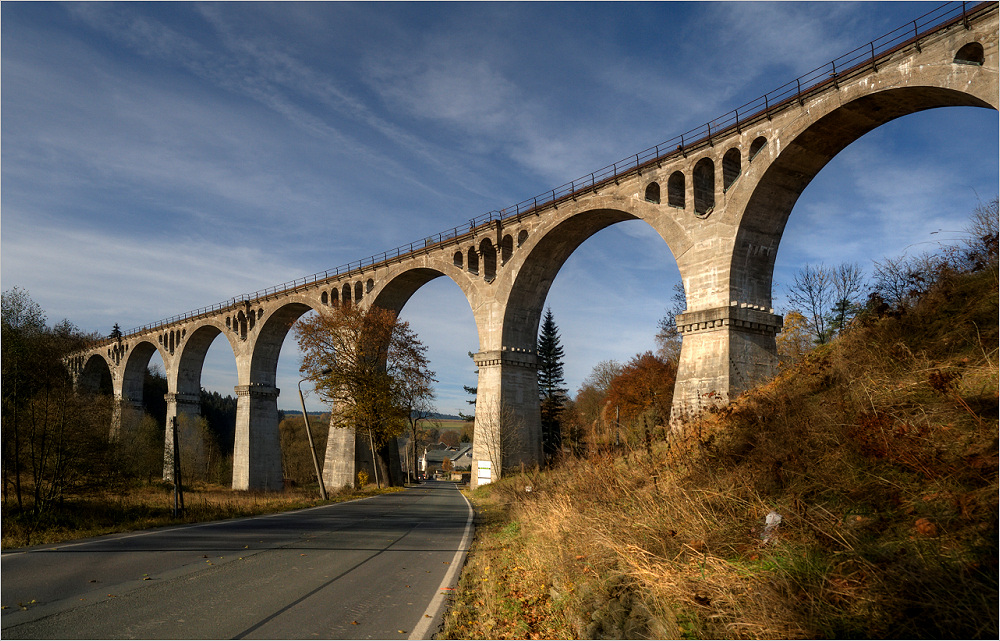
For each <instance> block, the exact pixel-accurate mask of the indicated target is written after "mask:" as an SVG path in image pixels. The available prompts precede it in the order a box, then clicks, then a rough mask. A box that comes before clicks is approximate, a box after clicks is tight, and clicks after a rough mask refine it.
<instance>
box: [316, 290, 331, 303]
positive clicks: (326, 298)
mask: <svg viewBox="0 0 1000 641" xmlns="http://www.w3.org/2000/svg"><path fill="white" fill-rule="evenodd" d="M319 302H321V303H323V304H324V305H329V304H330V297H329V296H328V295H327V293H326V292H323V293H322V294H320V295H319Z"/></svg>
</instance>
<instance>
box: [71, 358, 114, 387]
mask: <svg viewBox="0 0 1000 641" xmlns="http://www.w3.org/2000/svg"><path fill="white" fill-rule="evenodd" d="M77 389H79V390H80V391H82V392H86V393H88V394H107V395H111V394H114V387H113V384H112V380H111V368H110V367H109V366H108V361H107V360H105V359H104V357H103V356H98V355H97V354H93V355H92V356H91V357H90V358H88V359H87V361H86V362H85V363H84V364H83V369H82V370H81V371H80V377H79V379H78V380H77Z"/></svg>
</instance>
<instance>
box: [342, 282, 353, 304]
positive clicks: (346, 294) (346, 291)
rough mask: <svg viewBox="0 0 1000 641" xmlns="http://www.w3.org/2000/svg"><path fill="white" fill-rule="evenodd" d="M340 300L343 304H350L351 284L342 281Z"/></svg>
mask: <svg viewBox="0 0 1000 641" xmlns="http://www.w3.org/2000/svg"><path fill="white" fill-rule="evenodd" d="M340 300H341V301H342V302H343V303H344V304H345V305H350V304H351V286H350V285H349V284H347V283H344V286H343V287H342V288H341V297H340Z"/></svg>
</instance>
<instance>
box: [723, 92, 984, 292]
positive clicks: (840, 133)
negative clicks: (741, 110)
mask: <svg viewBox="0 0 1000 641" xmlns="http://www.w3.org/2000/svg"><path fill="white" fill-rule="evenodd" d="M994 100H995V97H994ZM951 106H971V107H985V108H990V109H996V107H995V106H994V105H992V104H990V103H988V102H986V101H985V100H983V99H982V98H980V97H978V96H976V95H974V94H971V93H966V92H963V91H957V90H954V89H949V88H942V87H927V86H910V87H900V88H893V89H887V90H885V91H879V92H876V93H872V94H868V95H865V96H861V97H859V98H857V99H855V100H852V101H850V102H847V103H845V104H843V105H841V106H838V107H836V108H834V109H832V110H831V111H830V112H829V113H827V114H826V115H824V116H822V117H820V118H817V119H816V120H815V121H814V122H812V123H811V124H810V125H809V126H807V127H805V128H804V129H803V130H802V131H801V132H799V133H797V134H795V135H794V137H788V138H785V139H784V140H783V144H782V148H781V151H780V153H778V155H777V156H776V157H775V158H774V160H773V161H772V162H771V163H770V164H769V165H767V166H766V168H764V169H763V171H762V174H761V176H760V177H759V179H758V180H756V181H754V182H753V185H754V186H753V190H752V193H751V194H750V196H749V198H748V200H747V204H746V206H745V207H744V208H743V211H742V215H741V216H740V219H739V223H738V225H739V226H738V230H737V233H736V237H735V240H734V247H733V252H732V260H731V264H730V280H729V289H730V296H729V298H730V299H731V300H738V301H743V302H747V303H750V304H755V305H759V306H761V307H768V308H769V307H771V297H772V291H771V284H772V276H773V272H774V261H775V258H776V256H777V248H778V244H779V242H780V240H781V235H782V232H783V231H784V228H785V224H786V223H787V221H788V217H789V215H790V214H791V212H792V208H793V207H794V205H795V203H796V201H797V200H798V198H799V196H800V195H801V194H802V192H803V191H804V190H805V188H806V187H807V186H808V185H809V183H810V182H811V181H812V180H813V179H814V178H815V177H816V176H817V174H819V172H820V170H822V169H823V167H825V166H826V164H827V163H829V162H830V160H832V159H833V158H834V157H835V156H836V155H837V154H838V153H840V152H841V151H843V150H844V149H845V148H846V147H847V146H848V145H850V144H851V143H852V142H854V141H856V140H858V139H859V138H861V137H862V136H864V135H865V134H867V133H868V132H870V131H872V130H874V129H876V128H877V127H879V126H881V125H883V124H885V123H887V122H890V121H892V120H895V119H897V118H901V117H903V116H906V115H909V114H912V113H917V112H919V111H924V110H927V109H934V108H941V107H951Z"/></svg>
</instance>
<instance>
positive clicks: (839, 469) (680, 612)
mask: <svg viewBox="0 0 1000 641" xmlns="http://www.w3.org/2000/svg"><path fill="white" fill-rule="evenodd" d="M938 287H939V290H937V291H932V292H931V295H929V296H927V297H925V298H924V299H923V300H922V301H921V303H920V304H918V305H917V306H916V307H914V308H912V309H909V310H907V311H906V313H904V314H902V315H899V316H889V317H886V318H882V319H869V320H868V321H867V322H866V323H862V324H859V325H858V326H857V327H855V328H854V329H853V330H852V331H851V332H848V333H846V334H845V335H844V336H843V337H842V338H840V339H838V340H837V341H835V342H834V343H832V344H830V345H827V346H824V347H821V348H818V349H816V350H814V351H813V352H812V353H811V354H810V355H809V356H808V357H807V358H806V359H805V360H804V361H803V362H801V363H799V364H797V365H794V366H791V367H790V368H788V369H787V370H786V371H785V372H783V373H782V374H780V375H779V376H778V377H776V378H775V379H774V380H772V381H770V382H768V383H767V384H765V385H762V386H760V387H758V388H756V389H754V390H752V391H750V392H748V393H747V394H745V395H743V396H742V397H741V398H739V399H737V400H736V401H735V402H733V403H732V404H731V405H729V406H728V407H726V408H725V409H723V410H721V411H718V412H715V413H713V414H709V415H707V416H705V417H703V418H702V419H701V420H699V421H697V422H692V423H690V424H688V425H686V426H684V428H683V430H682V431H681V432H680V433H677V434H675V435H673V436H672V437H671V438H670V440H669V441H665V442H659V443H655V444H654V446H653V448H652V449H651V450H650V451H646V450H645V449H641V450H636V451H616V452H595V453H593V454H591V455H590V456H588V457H585V458H579V459H574V458H570V459H567V460H564V461H562V462H561V463H560V464H559V465H558V466H557V467H555V468H554V469H551V470H548V471H545V472H534V473H526V474H514V475H509V476H507V477H505V478H504V479H501V480H499V481H497V482H495V483H493V484H490V485H487V486H484V487H482V488H479V489H477V490H476V491H475V492H473V493H471V498H472V500H473V502H474V503H475V505H476V507H477V510H478V512H479V520H480V521H479V523H478V524H477V533H476V540H475V542H474V544H473V548H472V550H471V551H470V554H469V558H468V561H467V565H466V569H465V572H464V573H463V576H462V579H461V582H460V584H459V588H458V590H457V591H456V595H455V601H454V604H453V607H452V610H451V612H450V613H449V615H448V617H447V618H446V626H445V629H444V632H443V636H444V637H445V638H689V639H701V638H748V639H758V638H831V637H864V638H888V637H893V638H903V637H905V638H997V636H998V620H1000V611H998V600H1000V599H998V597H1000V589H998V524H1000V520H998V515H1000V506H998V496H1000V486H998V458H1000V453H998V422H997V414H998V395H997V389H998V385H1000V380H998V372H997V344H998V327H997V322H996V318H997V292H996V285H995V278H994V277H993V276H992V275H991V274H990V273H988V272H985V273H982V272H981V273H979V274H969V275H960V276H955V277H953V278H951V279H950V280H947V281H944V282H942V283H939V285H938ZM528 487H530V488H531V491H530V492H529V491H527V488H528ZM772 512H774V513H776V514H778V515H780V516H781V521H780V524H779V525H777V526H776V527H773V528H772V529H771V530H767V529H766V525H765V524H766V518H767V515H768V514H769V513H772ZM772 518H773V517H772Z"/></svg>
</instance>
